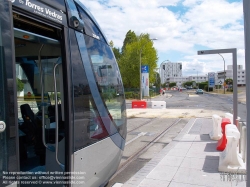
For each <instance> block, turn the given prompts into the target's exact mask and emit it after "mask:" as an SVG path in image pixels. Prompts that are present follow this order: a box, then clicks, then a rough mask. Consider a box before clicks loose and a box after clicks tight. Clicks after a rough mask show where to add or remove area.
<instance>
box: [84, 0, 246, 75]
mask: <svg viewBox="0 0 250 187" xmlns="http://www.w3.org/2000/svg"><path fill="white" fill-rule="evenodd" d="M80 1H81V2H82V3H83V4H84V5H85V6H86V7H87V8H88V9H89V11H90V12H91V13H92V15H93V16H94V17H95V19H96V20H97V22H98V24H99V25H100V27H101V29H102V31H103V32H104V35H105V36H106V38H107V39H108V41H111V40H112V41H113V42H114V46H115V47H117V48H118V47H119V48H121V47H122V45H123V40H124V38H125V35H126V33H127V32H128V31H129V30H132V31H134V32H135V33H136V35H140V34H141V33H148V34H149V35H150V38H157V40H155V41H153V42H154V47H155V49H156V50H157V53H158V58H159V59H158V67H159V66H160V64H161V63H162V62H165V61H167V60H168V61H170V62H182V65H183V70H182V74H183V76H191V75H197V74H198V75H206V74H207V73H208V72H217V71H223V69H224V61H223V58H224V59H225V65H226V69H227V65H232V55H231V54H222V56H223V58H222V57H221V56H219V55H218V54H214V55H197V51H199V50H209V49H227V48H237V63H238V65H243V68H245V49H244V21H243V5H242V4H243V2H242V0H149V1H146V0H80Z"/></svg>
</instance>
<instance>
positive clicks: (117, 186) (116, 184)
mask: <svg viewBox="0 0 250 187" xmlns="http://www.w3.org/2000/svg"><path fill="white" fill-rule="evenodd" d="M122 185H123V184H122V183H115V184H114V185H113V186H112V187H122Z"/></svg>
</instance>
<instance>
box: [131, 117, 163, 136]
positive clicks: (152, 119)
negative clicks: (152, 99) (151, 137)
mask: <svg viewBox="0 0 250 187" xmlns="http://www.w3.org/2000/svg"><path fill="white" fill-rule="evenodd" d="M164 115H165V114H162V115H160V116H157V117H154V118H151V119H150V120H148V121H145V122H144V123H142V124H141V125H139V126H137V127H135V128H133V129H131V130H129V131H128V132H127V134H128V133H130V132H133V131H135V130H137V129H139V128H140V127H143V126H145V125H147V124H149V123H151V122H153V121H156V120H157V119H158V118H161V117H162V116H164Z"/></svg>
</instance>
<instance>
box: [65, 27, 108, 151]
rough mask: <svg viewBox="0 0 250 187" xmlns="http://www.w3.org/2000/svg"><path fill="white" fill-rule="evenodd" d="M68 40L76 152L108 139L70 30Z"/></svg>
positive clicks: (74, 37) (73, 34)
mask: <svg viewBox="0 0 250 187" xmlns="http://www.w3.org/2000/svg"><path fill="white" fill-rule="evenodd" d="M70 39H71V52H72V57H73V60H72V61H71V62H72V76H73V85H74V86H73V89H74V94H73V95H74V146H75V147H74V149H75V151H77V150H80V149H82V148H84V147H86V146H89V145H91V144H93V143H96V142H98V141H100V140H101V139H103V138H106V137H108V135H109V134H108V132H107V130H106V128H105V126H104V125H103V122H102V120H101V118H100V115H99V111H98V110H97V107H96V104H95V102H94V98H93V94H92V93H91V90H90V85H89V82H88V79H87V76H86V73H85V70H84V67H83V62H82V59H81V55H80V52H79V48H78V44H77V40H76V36H75V33H74V31H73V30H70Z"/></svg>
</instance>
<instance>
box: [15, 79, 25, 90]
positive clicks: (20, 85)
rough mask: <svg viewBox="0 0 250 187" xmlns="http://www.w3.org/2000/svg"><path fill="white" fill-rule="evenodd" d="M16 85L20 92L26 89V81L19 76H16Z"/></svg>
mask: <svg viewBox="0 0 250 187" xmlns="http://www.w3.org/2000/svg"><path fill="white" fill-rule="evenodd" d="M16 87H17V91H18V92H21V91H23V89H24V83H23V82H22V81H21V80H20V79H19V78H16Z"/></svg>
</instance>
